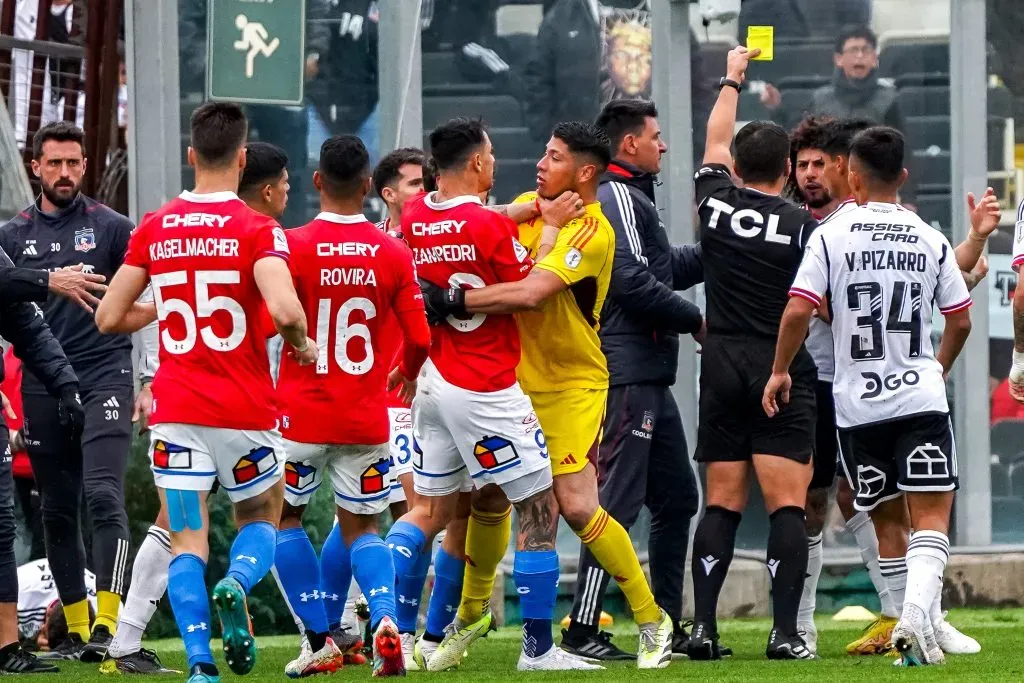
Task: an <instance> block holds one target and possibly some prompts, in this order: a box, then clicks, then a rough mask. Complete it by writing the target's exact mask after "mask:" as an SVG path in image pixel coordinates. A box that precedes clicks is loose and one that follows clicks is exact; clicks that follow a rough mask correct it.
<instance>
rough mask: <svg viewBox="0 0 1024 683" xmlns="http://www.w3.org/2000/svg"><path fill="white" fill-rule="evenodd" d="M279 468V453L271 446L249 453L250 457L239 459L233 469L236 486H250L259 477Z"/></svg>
mask: <svg viewBox="0 0 1024 683" xmlns="http://www.w3.org/2000/svg"><path fill="white" fill-rule="evenodd" d="M276 466H277V453H275V452H274V449H273V448H270V447H269V446H261V447H260V448H256V449H253V450H251V451H249V455H246V456H243V457H242V458H240V459H239V461H238V462H237V463H235V466H234V467H233V468H231V473H232V474H233V475H234V477H235V483H236V484H248V483H249V482H251V481H254V480H255V479H256V478H257V477H260V476H261V475H264V474H266V473H267V472H270V471H271V470H273V469H274V468H275V467H276Z"/></svg>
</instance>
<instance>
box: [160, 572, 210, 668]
mask: <svg viewBox="0 0 1024 683" xmlns="http://www.w3.org/2000/svg"><path fill="white" fill-rule="evenodd" d="M205 575H206V563H205V562H203V561H202V560H201V559H199V557H197V556H195V555H193V554H191V553H183V554H181V555H178V556H177V557H175V558H174V559H173V560H171V565H170V567H169V568H168V570H167V595H168V597H169V598H170V600H171V609H172V610H174V621H175V622H177V624H178V631H179V632H181V639H182V641H184V643H185V654H186V655H187V656H188V668H189V669H191V668H192V667H193V666H195V665H196V664H199V663H205V664H213V653H212V652H211V651H210V630H211V629H212V626H211V624H210V599H209V598H208V597H207V595H206V579H205V578H204V577H205Z"/></svg>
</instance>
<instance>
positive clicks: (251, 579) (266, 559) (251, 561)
mask: <svg viewBox="0 0 1024 683" xmlns="http://www.w3.org/2000/svg"><path fill="white" fill-rule="evenodd" d="M276 546H277V529H276V528H275V527H274V525H273V524H271V523H270V522H250V523H248V524H246V525H245V526H243V527H242V528H241V529H239V530H238V535H237V536H235V542H234V543H232V544H231V564H229V565H228V572H227V574H226V576H229V577H231V578H232V579H235V580H236V581H238V583H240V584H242V590H244V591H245V594H246V595H248V594H249V592H250V591H252V589H253V586H255V585H256V584H257V583H259V582H260V580H261V579H262V578H263V577H264V576H266V575H267V572H269V571H270V568H271V567H273V566H274V549H275V547H276Z"/></svg>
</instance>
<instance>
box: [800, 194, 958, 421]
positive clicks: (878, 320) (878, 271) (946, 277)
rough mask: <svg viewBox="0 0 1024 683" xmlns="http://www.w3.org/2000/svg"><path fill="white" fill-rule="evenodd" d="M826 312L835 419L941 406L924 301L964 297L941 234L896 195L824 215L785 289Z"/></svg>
mask: <svg viewBox="0 0 1024 683" xmlns="http://www.w3.org/2000/svg"><path fill="white" fill-rule="evenodd" d="M790 296H799V297H803V298H805V299H808V300H809V301H811V302H813V303H814V304H815V305H819V304H820V303H821V302H822V301H823V300H827V301H828V304H829V311H830V314H831V318H832V336H833V351H834V357H835V370H836V372H835V381H834V383H833V395H834V396H835V401H836V424H837V425H838V426H839V427H840V428H848V427H857V426H863V425H868V424H875V423H879V422H886V421H889V420H894V419H898V418H903V417H910V416H913V415H922V414H929V413H940V414H945V413H948V412H949V405H948V403H947V402H946V387H945V382H944V381H943V379H942V366H941V365H940V364H939V362H938V361H937V360H936V359H935V350H934V348H933V347H932V310H933V308H934V307H938V309H939V311H940V312H941V313H943V314H950V313H954V312H957V311H961V310H964V309H966V308H968V307H969V306H970V305H971V297H970V294H968V292H967V285H966V284H965V283H964V278H963V275H962V274H961V273H960V268H959V267H958V266H957V263H956V255H955V254H954V253H953V248H952V247H951V246H950V244H949V241H948V240H947V239H946V237H945V236H944V235H943V234H942V233H941V232H939V231H938V230H936V229H935V228H933V227H931V226H930V225H928V224H927V223H925V222H924V221H923V220H921V218H919V217H918V216H917V214H915V213H913V212H912V211H908V210H907V209H904V208H903V207H901V206H899V205H897V204H883V203H876V202H869V203H868V204H866V205H864V206H858V207H856V208H855V209H850V210H847V211H843V212H837V213H836V214H834V215H833V216H831V217H829V218H828V219H827V220H826V221H824V222H823V223H822V224H821V226H820V227H819V228H818V230H817V231H816V232H815V233H814V235H813V236H812V237H811V239H810V241H809V243H808V245H807V249H806V251H805V254H804V258H803V261H802V262H801V264H800V269H799V270H798V271H797V275H796V279H795V280H794V282H793V286H792V288H791V290H790Z"/></svg>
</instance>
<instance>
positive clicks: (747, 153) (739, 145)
mask: <svg viewBox="0 0 1024 683" xmlns="http://www.w3.org/2000/svg"><path fill="white" fill-rule="evenodd" d="M733 146H734V147H735V149H736V152H735V154H734V161H735V166H736V175H737V176H738V177H739V178H740V179H741V180H743V182H744V183H746V184H750V183H774V182H775V181H777V180H778V179H779V178H782V177H783V176H785V175H786V162H787V161H789V135H788V134H787V133H786V131H785V130H783V128H782V126H780V125H779V124H777V123H772V122H771V121H751V122H750V123H748V124H747V125H745V126H743V128H741V129H740V131H739V132H738V133H736V139H735V140H734V141H733Z"/></svg>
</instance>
